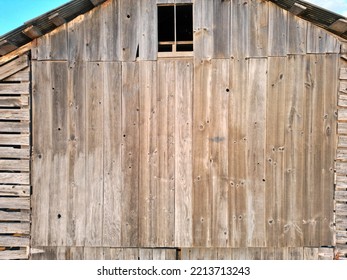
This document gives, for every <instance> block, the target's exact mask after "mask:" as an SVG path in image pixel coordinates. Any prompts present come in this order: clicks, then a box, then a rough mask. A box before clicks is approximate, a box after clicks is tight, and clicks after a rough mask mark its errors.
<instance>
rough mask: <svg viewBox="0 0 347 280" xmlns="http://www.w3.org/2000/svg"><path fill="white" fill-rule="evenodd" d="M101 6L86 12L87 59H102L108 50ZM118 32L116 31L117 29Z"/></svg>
mask: <svg viewBox="0 0 347 280" xmlns="http://www.w3.org/2000/svg"><path fill="white" fill-rule="evenodd" d="M101 10H102V8H101V7H97V8H95V9H93V10H91V11H89V12H88V13H86V14H85V18H84V25H85V30H86V32H85V41H86V59H87V61H100V60H102V58H103V54H104V53H105V51H106V45H105V44H106V38H105V28H104V26H105V25H104V23H103V17H102V14H101ZM115 33H116V31H115Z"/></svg>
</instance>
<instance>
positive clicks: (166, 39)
mask: <svg viewBox="0 0 347 280" xmlns="http://www.w3.org/2000/svg"><path fill="white" fill-rule="evenodd" d="M192 51H193V5H192V4H177V5H176V4H172V5H164V6H161V5H159V6H158V52H171V53H176V52H192Z"/></svg>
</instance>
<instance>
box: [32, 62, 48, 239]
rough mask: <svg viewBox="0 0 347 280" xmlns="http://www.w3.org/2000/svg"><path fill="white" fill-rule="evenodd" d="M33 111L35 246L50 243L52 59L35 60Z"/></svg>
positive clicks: (33, 223) (33, 65) (33, 221)
mask: <svg viewBox="0 0 347 280" xmlns="http://www.w3.org/2000/svg"><path fill="white" fill-rule="evenodd" d="M32 71H33V72H32V75H33V76H34V77H35V79H34V80H33V86H32V88H33V94H32V98H33V110H32V133H33V139H32V171H31V174H32V185H33V186H35V188H34V189H33V195H32V197H31V199H32V233H31V237H32V239H31V240H32V246H45V245H48V231H49V201H50V200H49V197H50V188H51V185H52V176H53V174H52V169H51V164H52V161H53V157H52V142H53V139H52V130H53V128H52V106H53V103H52V93H51V91H52V87H50V85H49V83H47V82H46V81H50V80H51V69H50V62H33V63H32Z"/></svg>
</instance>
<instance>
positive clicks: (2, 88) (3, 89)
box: [0, 83, 29, 95]
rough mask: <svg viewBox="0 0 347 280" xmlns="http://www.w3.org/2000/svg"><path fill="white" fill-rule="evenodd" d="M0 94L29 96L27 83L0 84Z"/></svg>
mask: <svg viewBox="0 0 347 280" xmlns="http://www.w3.org/2000/svg"><path fill="white" fill-rule="evenodd" d="M0 94H8V95H13V94H29V83H18V84H17V83H16V84H2V83H0Z"/></svg>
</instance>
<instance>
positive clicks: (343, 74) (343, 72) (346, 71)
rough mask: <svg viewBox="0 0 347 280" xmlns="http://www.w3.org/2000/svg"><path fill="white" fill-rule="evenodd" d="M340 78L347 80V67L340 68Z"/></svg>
mask: <svg viewBox="0 0 347 280" xmlns="http://www.w3.org/2000/svg"><path fill="white" fill-rule="evenodd" d="M339 78H340V80H347V68H345V67H342V68H340V76H339Z"/></svg>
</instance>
